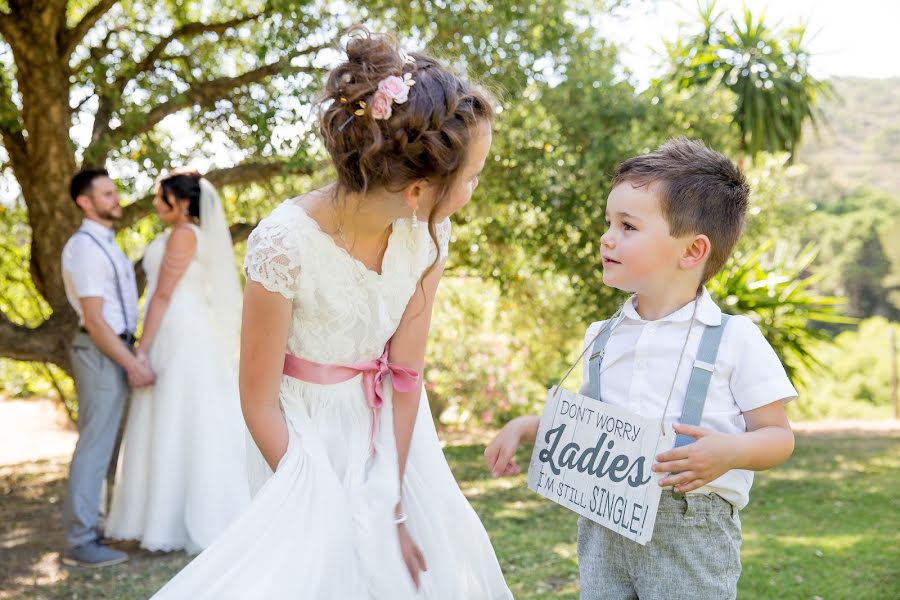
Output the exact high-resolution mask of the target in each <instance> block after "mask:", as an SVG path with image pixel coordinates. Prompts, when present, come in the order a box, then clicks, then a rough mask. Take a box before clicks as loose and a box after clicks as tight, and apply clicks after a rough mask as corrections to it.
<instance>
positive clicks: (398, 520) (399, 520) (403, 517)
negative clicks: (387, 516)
mask: <svg viewBox="0 0 900 600" xmlns="http://www.w3.org/2000/svg"><path fill="white" fill-rule="evenodd" d="M407 518H408V517H407V516H406V513H400V516H399V517H397V518H396V519H394V525H400V524H401V523H406V519H407Z"/></svg>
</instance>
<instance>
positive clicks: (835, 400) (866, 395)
mask: <svg viewBox="0 0 900 600" xmlns="http://www.w3.org/2000/svg"><path fill="white" fill-rule="evenodd" d="M891 329H893V331H894V336H895V338H896V339H897V342H896V344H897V346H898V349H900V325H898V324H896V323H890V322H888V321H887V320H886V319H884V318H881V317H874V318H871V319H866V320H865V321H862V322H860V323H859V326H858V327H857V328H854V329H852V330H849V331H844V332H842V333H840V334H838V335H837V336H836V337H835V338H833V339H831V338H826V339H824V340H821V341H818V342H817V343H815V344H812V345H811V347H810V351H811V352H812V353H814V354H815V356H816V358H817V360H818V362H819V363H820V368H816V369H813V370H811V371H808V372H807V373H806V374H805V375H806V376H805V378H804V379H805V380H806V381H807V389H806V393H805V394H804V398H802V399H801V401H800V402H794V403H792V404H791V405H789V410H790V414H791V416H793V417H795V418H801V419H822V418H837V419H864V418H872V419H886V418H890V417H891V416H892V415H893V408H892V406H891V354H892V353H891V336H890V330H891Z"/></svg>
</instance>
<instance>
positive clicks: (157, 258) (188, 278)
mask: <svg viewBox="0 0 900 600" xmlns="http://www.w3.org/2000/svg"><path fill="white" fill-rule="evenodd" d="M187 226H188V227H190V228H191V229H192V230H193V231H194V234H195V235H196V236H197V249H196V251H195V253H194V257H193V258H192V259H191V264H190V266H188V268H187V271H185V272H184V275H182V277H181V279H179V280H178V285H177V286H176V287H175V292H174V293H175V294H181V293H184V292H186V291H188V290H190V291H193V292H196V293H198V294H201V295H202V297H203V298H204V299H205V298H206V284H207V279H206V277H205V276H204V267H203V263H202V261H201V260H200V258H201V256H202V252H203V232H202V230H201V229H200V228H199V227H197V226H196V225H194V224H193V223H188V224H187ZM171 234H172V229H171V228H169V229H167V230H166V231H165V232H163V233H162V234H160V235H159V236H157V237H156V238H155V239H154V240H153V241H152V242H150V244H149V245H148V246H147V249H146V250H145V251H144V258H143V260H142V261H141V264H142V265H143V267H144V273H146V274H147V295H146V297H147V298H150V297H151V296H153V291H154V290H155V289H156V282H157V281H158V280H159V269H160V266H161V265H162V260H163V256H165V253H166V242H167V241H168V240H169V236H170V235H171ZM145 310H146V307H145Z"/></svg>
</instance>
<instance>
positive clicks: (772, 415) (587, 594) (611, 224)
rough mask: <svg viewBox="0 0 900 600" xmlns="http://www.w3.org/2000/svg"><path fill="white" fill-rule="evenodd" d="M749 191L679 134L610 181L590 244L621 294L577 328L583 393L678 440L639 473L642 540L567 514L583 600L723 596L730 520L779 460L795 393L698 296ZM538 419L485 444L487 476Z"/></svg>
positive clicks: (756, 342) (738, 222)
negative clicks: (612, 309) (653, 477)
mask: <svg viewBox="0 0 900 600" xmlns="http://www.w3.org/2000/svg"><path fill="white" fill-rule="evenodd" d="M748 195H749V187H748V185H747V183H746V181H745V180H744V177H743V175H742V174H741V172H740V170H739V169H738V168H737V167H736V166H735V165H734V164H732V163H731V162H730V161H729V160H728V159H727V158H725V157H724V156H723V155H721V154H719V153H718V152H715V151H713V150H711V149H709V148H707V147H706V146H705V145H704V144H703V143H702V142H698V141H691V140H687V139H683V138H681V139H675V140H672V141H670V142H668V143H666V144H665V145H663V146H662V147H660V148H659V149H658V150H656V151H655V152H653V153H650V154H647V155H643V156H637V157H634V158H630V159H628V160H626V161H625V162H623V163H622V164H621V165H619V168H618V169H617V171H616V175H615V179H614V181H613V189H612V191H611V192H610V195H609V199H608V202H607V208H606V215H607V224H608V229H607V231H606V233H604V234H603V236H602V237H601V238H600V254H601V257H602V260H603V282H604V283H605V284H607V285H610V286H613V287H615V288H618V289H621V290H624V291H628V292H631V293H632V294H633V295H632V296H631V297H630V298H629V299H628V300H627V301H626V302H625V304H624V306H623V307H622V309H621V310H620V311H619V312H618V313H617V316H616V317H615V318H613V319H610V322H607V321H602V322H598V323H594V324H592V325H591V326H590V327H589V328H588V331H587V335H586V336H585V349H586V351H590V350H592V353H591V356H590V359H586V360H585V363H584V364H585V370H584V378H583V381H584V384H583V385H582V388H581V394H582V395H584V396H590V397H591V398H595V399H598V400H602V402H604V403H608V404H610V405H613V406H614V407H617V408H618V407H621V408H625V409H627V410H628V411H631V413H633V414H635V415H638V416H641V417H650V418H654V419H662V420H663V422H664V424H665V426H666V427H669V428H674V431H675V433H676V434H677V439H676V442H675V447H674V448H673V449H671V450H668V451H665V452H662V453H660V454H658V455H657V456H656V462H655V464H653V465H652V469H653V471H654V472H656V473H660V474H663V475H661V476H660V478H659V482H658V484H659V485H660V486H662V487H663V488H666V489H665V490H664V491H663V493H662V496H661V497H660V499H659V508H658V512H657V515H656V524H655V527H654V529H653V535H652V538H651V539H650V541H649V542H648V543H647V544H646V545H641V544H639V543H637V542H635V541H632V539H628V538H627V537H625V536H624V535H619V533H617V532H616V531H614V530H613V529H610V528H608V527H603V526H601V525H598V524H597V523H595V522H594V520H589V519H586V518H584V517H582V518H581V519H580V520H579V524H578V558H579V569H580V572H581V598H582V600H598V599H600V598H617V599H618V598H644V599H647V598H662V597H667V598H687V597H690V598H695V599H698V600H699V599H703V598H709V599H716V600H719V599H722V598H734V597H735V596H736V594H737V581H738V578H739V576H740V571H741V563H740V545H741V526H740V519H739V517H738V511H739V510H740V509H742V508H743V507H744V506H746V505H747V502H748V501H749V493H750V486H751V484H752V481H753V471H761V470H765V469H769V468H772V467H775V466H777V465H780V464H782V463H783V462H785V461H786V460H787V459H788V457H789V456H790V455H791V452H793V448H794V436H793V433H792V432H791V427H790V423H789V422H788V419H787V417H786V416H785V412H784V404H785V403H786V402H788V401H789V400H791V399H793V398H795V397H796V396H797V392H796V391H795V390H794V387H793V386H792V385H791V382H790V381H789V380H788V378H787V375H786V374H785V371H784V367H783V366H782V365H781V363H780V362H779V360H778V358H777V356H776V355H775V352H774V351H773V350H772V348H771V346H770V345H769V344H768V342H767V341H766V340H765V338H764V337H763V335H762V333H761V332H760V330H759V329H758V328H757V327H756V325H754V323H753V322H752V321H751V320H750V319H748V318H747V317H743V316H734V317H730V318H729V317H728V316H727V315H723V313H722V311H721V310H720V309H719V307H718V306H717V305H716V304H715V302H714V301H713V300H712V298H711V297H710V295H709V292H707V291H706V289H705V288H704V287H703V286H704V284H705V283H706V282H707V281H708V280H709V279H710V278H711V277H712V276H713V275H715V274H716V273H717V272H718V271H719V270H720V269H721V268H722V267H723V266H724V264H725V262H726V260H727V259H728V256H729V254H730V253H731V251H732V249H733V248H734V245H735V243H736V242H737V240H738V238H739V237H740V234H741V230H742V228H743V225H744V218H745V214H746V211H747V204H748ZM726 323H727V326H726ZM707 332H708V333H709V334H708V335H705V333H707ZM588 346H590V348H588ZM594 371H596V372H594ZM595 406H596V405H595ZM587 409H589V405H588V404H583V405H582V408H581V409H580V410H582V411H583V410H587ZM576 416H577V415H576ZM676 421H677V422H676ZM691 422H693V424H687V423H691ZM539 423H540V418H539V417H520V418H519V419H515V420H513V421H511V422H510V423H509V424H507V425H506V426H505V427H504V428H503V429H502V430H501V431H500V433H499V434H498V435H497V437H496V438H495V439H494V441H493V442H491V444H490V445H489V446H488V448H487V449H486V450H485V459H486V461H487V463H488V467H489V468H490V469H491V472H492V474H493V475H494V476H495V477H496V476H500V475H512V474H515V473H517V472H518V467H517V466H516V464H515V462H514V460H513V458H514V455H515V452H516V450H517V448H518V446H519V444H520V442H521V441H522V440H531V441H533V440H535V438H536V436H537V432H538V425H539ZM557 429H558V428H557ZM554 431H556V430H549V431H546V430H544V429H542V440H541V441H540V444H544V445H547V446H548V448H549V446H550V444H551V443H552V442H554V440H552V439H550V438H551V437H552V434H553V433H554ZM627 431H628V430H626V429H625V428H624V427H623V428H620V429H618V432H619V433H621V434H623V435H624V434H627ZM626 437H627V436H626ZM543 438H547V439H543ZM552 453H553V450H550V449H546V450H544V451H543V452H541V453H536V455H537V454H541V460H544V458H545V457H548V456H551V455H552ZM579 466H582V465H579Z"/></svg>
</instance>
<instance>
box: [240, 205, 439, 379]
mask: <svg viewBox="0 0 900 600" xmlns="http://www.w3.org/2000/svg"><path fill="white" fill-rule="evenodd" d="M437 237H438V242H439V245H440V253H441V256H446V255H447V246H448V244H449V240H450V221H449V220H446V221H444V222H443V223H441V224H439V225H438V226H437ZM436 256H437V249H436V248H435V246H434V243H433V242H432V240H431V237H430V236H429V235H428V227H427V226H426V225H425V224H424V223H422V224H420V226H419V227H413V221H412V219H399V220H397V221H395V222H394V224H393V231H392V233H391V235H390V238H389V239H388V246H387V250H386V251H385V254H384V258H383V261H382V268H381V273H380V274H379V273H376V272H374V271H372V270H370V269H368V268H367V267H366V266H365V265H364V264H363V263H362V262H360V261H359V260H357V259H356V258H354V257H353V256H351V255H350V254H349V253H348V252H347V251H346V250H344V249H343V248H341V247H340V246H338V245H337V244H336V243H335V242H334V239H333V238H332V237H331V236H330V235H328V234H327V233H325V232H324V231H322V230H321V229H320V228H319V225H318V223H316V221H315V220H314V219H313V218H312V217H310V216H309V214H308V213H307V212H306V210H305V209H304V208H302V207H301V206H300V205H299V204H297V203H296V200H287V201H285V202H283V203H282V204H281V205H279V206H278V207H277V208H276V209H275V210H274V211H272V214H271V215H269V216H268V217H266V218H265V219H263V220H262V221H261V222H260V224H259V225H258V226H257V228H256V229H255V230H254V231H253V233H252V234H250V238H249V239H248V241H247V256H246V258H245V260H244V273H245V274H246V276H247V279H252V280H253V281H256V282H258V283H260V284H261V285H263V286H264V287H265V288H266V289H267V290H269V291H271V292H277V293H279V294H281V295H282V296H284V297H285V298H287V299H288V300H291V301H292V302H293V314H292V321H291V329H290V333H289V335H288V343H287V351H288V352H289V353H291V354H293V355H294V356H298V357H300V358H303V359H306V360H309V361H313V362H318V363H321V364H347V363H354V362H360V361H364V360H369V359H372V358H375V357H377V356H380V355H381V353H382V352H383V350H384V346H385V344H386V343H387V342H388V340H389V339H390V338H391V336H392V335H393V334H394V331H396V329H397V326H398V325H399V324H400V318H401V317H402V316H403V312H404V310H405V309H406V305H407V304H408V303H409V300H410V298H411V297H412V295H413V293H414V292H415V290H416V286H417V284H418V282H419V279H420V277H421V276H422V274H423V273H424V272H425V270H426V269H427V268H428V266H429V265H430V264H431V263H432V262H433V261H434V259H435V257H436Z"/></svg>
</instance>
